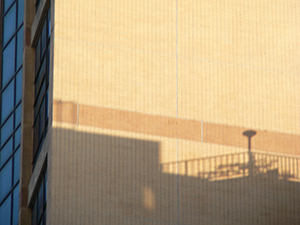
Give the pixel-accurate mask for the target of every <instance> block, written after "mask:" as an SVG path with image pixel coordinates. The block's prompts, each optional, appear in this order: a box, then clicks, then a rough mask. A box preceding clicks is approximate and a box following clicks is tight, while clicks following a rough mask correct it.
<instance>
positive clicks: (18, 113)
mask: <svg viewBox="0 0 300 225" xmlns="http://www.w3.org/2000/svg"><path fill="white" fill-rule="evenodd" d="M21 113H22V104H20V105H19V106H18V108H17V109H16V111H15V127H17V126H19V124H20V123H21V118H22V117H21Z"/></svg>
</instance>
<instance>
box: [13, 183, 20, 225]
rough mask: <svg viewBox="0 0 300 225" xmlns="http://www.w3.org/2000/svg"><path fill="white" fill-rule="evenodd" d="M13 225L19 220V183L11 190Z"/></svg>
mask: <svg viewBox="0 0 300 225" xmlns="http://www.w3.org/2000/svg"><path fill="white" fill-rule="evenodd" d="M13 204H14V205H13V225H18V222H19V185H17V186H16V188H15V189H14V192H13Z"/></svg>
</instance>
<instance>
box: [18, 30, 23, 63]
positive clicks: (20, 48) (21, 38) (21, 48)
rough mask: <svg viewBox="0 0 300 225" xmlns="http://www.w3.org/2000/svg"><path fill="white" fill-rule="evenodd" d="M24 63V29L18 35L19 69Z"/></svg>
mask: <svg viewBox="0 0 300 225" xmlns="http://www.w3.org/2000/svg"><path fill="white" fill-rule="evenodd" d="M22 62H23V27H21V29H20V30H19V31H18V34H17V68H19V67H20V66H21V65H22Z"/></svg>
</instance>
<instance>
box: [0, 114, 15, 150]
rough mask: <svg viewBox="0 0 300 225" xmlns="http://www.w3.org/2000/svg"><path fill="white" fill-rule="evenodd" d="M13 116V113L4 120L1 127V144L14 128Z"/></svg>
mask: <svg viewBox="0 0 300 225" xmlns="http://www.w3.org/2000/svg"><path fill="white" fill-rule="evenodd" d="M13 119H14V117H13V115H12V116H11V117H10V118H9V119H8V120H7V121H6V122H5V124H4V126H3V127H2V128H1V145H2V144H4V142H5V141H6V140H7V139H8V137H9V136H10V135H11V134H12V132H13V130H14V127H13V125H14V123H13V122H14V120H13Z"/></svg>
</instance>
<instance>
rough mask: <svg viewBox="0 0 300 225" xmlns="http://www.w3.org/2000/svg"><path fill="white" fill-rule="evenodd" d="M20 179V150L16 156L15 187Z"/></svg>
mask: <svg viewBox="0 0 300 225" xmlns="http://www.w3.org/2000/svg"><path fill="white" fill-rule="evenodd" d="M19 178H20V148H19V149H18V150H17V151H16V152H15V154H14V184H13V185H15V184H16V183H17V182H18V181H19Z"/></svg>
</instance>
